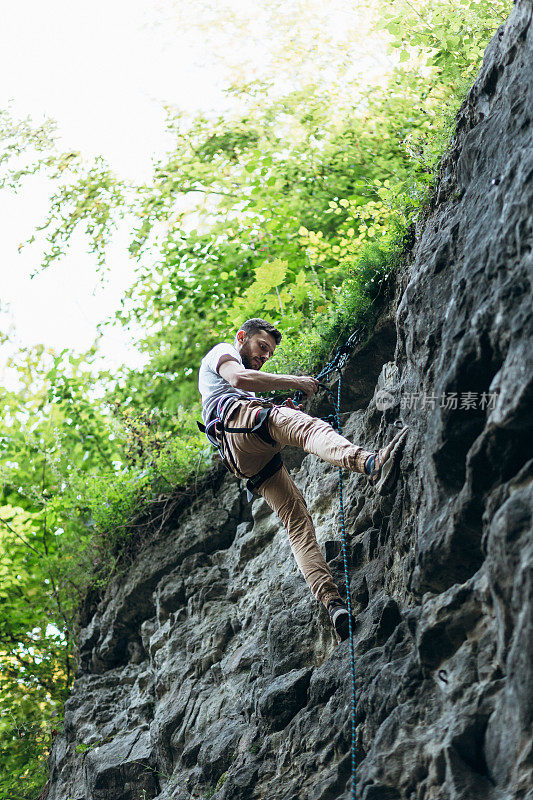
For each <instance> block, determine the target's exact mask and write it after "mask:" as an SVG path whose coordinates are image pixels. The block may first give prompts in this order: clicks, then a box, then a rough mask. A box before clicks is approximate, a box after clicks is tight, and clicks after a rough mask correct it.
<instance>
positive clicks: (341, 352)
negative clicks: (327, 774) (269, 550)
mask: <svg viewBox="0 0 533 800" xmlns="http://www.w3.org/2000/svg"><path fill="white" fill-rule="evenodd" d="M365 330H366V328H365V327H364V326H361V327H359V328H356V330H355V331H354V332H353V333H352V335H351V336H350V337H349V339H347V341H346V342H345V343H344V344H343V345H340V346H339V347H337V349H336V350H335V352H334V354H333V357H332V358H331V359H330V361H328V363H327V364H326V366H325V367H324V369H323V370H322V371H321V372H320V373H319V374H318V375H316V376H315V377H316V379H317V380H318V381H319V382H320V380H323V379H327V378H329V376H330V375H331V373H332V372H338V375H339V382H338V384H337V396H336V397H335V393H334V392H333V391H332V389H330V388H329V387H328V386H325V385H324V384H323V383H320V386H321V387H322V388H323V389H325V390H326V391H327V392H328V394H329V395H330V398H331V401H332V403H333V407H334V409H335V413H334V414H333V415H332V417H333V422H334V423H335V424H333V422H331V418H330V417H325V419H326V421H327V422H330V424H331V425H332V427H334V428H335V429H336V430H337V431H338V432H339V434H341V435H342V427H341V420H340V406H341V385H342V369H343V368H344V366H345V365H346V363H347V361H348V358H349V357H350V354H351V352H352V350H353V348H354V347H355V346H356V345H357V344H359V342H360V341H361V339H362V338H363V335H364V333H365ZM295 399H296V396H295ZM339 512H340V523H341V542H342V559H343V564H344V582H345V585H346V605H347V606H348V630H349V641H350V671H351V677H352V737H351V756H352V758H351V761H352V792H351V794H352V800H356V794H355V773H356V747H355V728H356V725H355V719H356V716H355V708H356V694H355V648H354V641H353V635H354V631H353V625H352V597H351V592H350V576H349V573H348V544H347V541H346V527H345V522H344V497H343V482H342V468H341V467H339Z"/></svg>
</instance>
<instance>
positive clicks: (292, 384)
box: [218, 360, 318, 397]
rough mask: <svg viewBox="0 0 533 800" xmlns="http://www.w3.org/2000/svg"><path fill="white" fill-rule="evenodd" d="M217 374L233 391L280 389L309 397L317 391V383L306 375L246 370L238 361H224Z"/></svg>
mask: <svg viewBox="0 0 533 800" xmlns="http://www.w3.org/2000/svg"><path fill="white" fill-rule="evenodd" d="M218 374H219V375H220V376H221V377H222V378H224V380H226V381H227V382H228V383H229V384H231V386H233V387H234V388H235V389H242V390H243V391H245V392H269V391H270V390H271V389H281V390H282V391H283V390H285V391H287V392H291V391H296V390H298V391H300V392H303V393H304V394H305V395H306V397H310V396H311V395H313V394H315V393H316V392H317V391H318V381H317V380H316V379H315V378H310V377H309V376H307V375H275V374H274V373H272V372H259V370H256V369H246V368H245V367H243V366H242V364H239V363H238V361H234V360H231V361H224V362H223V363H222V364H219V367H218Z"/></svg>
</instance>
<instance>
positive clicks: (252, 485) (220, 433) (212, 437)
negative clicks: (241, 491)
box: [196, 395, 283, 502]
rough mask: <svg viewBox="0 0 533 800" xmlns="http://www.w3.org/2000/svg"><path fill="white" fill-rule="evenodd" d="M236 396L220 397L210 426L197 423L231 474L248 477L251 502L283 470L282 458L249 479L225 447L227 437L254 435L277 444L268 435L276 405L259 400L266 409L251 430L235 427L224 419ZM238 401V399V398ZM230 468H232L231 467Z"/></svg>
mask: <svg viewBox="0 0 533 800" xmlns="http://www.w3.org/2000/svg"><path fill="white" fill-rule="evenodd" d="M235 399H236V398H235V396H234V395H226V396H223V397H221V398H220V400H219V401H218V403H217V407H216V411H215V415H214V417H213V419H211V420H209V421H208V423H207V425H203V424H202V423H201V422H197V423H196V424H197V425H198V427H199V428H200V430H201V431H202V433H205V435H206V437H207V439H208V440H209V442H210V443H211V444H212V445H213V446H214V447H216V448H217V450H218V453H219V455H220V458H221V460H222V463H223V464H224V466H225V467H226V469H228V470H229V471H230V472H231V471H232V469H231V468H233V470H234V471H235V472H236V473H237V474H238V475H240V477H241V478H246V479H247V480H246V497H247V499H248V502H250V501H251V500H252V498H253V495H254V492H256V491H257V489H258V488H259V487H260V486H261V484H262V483H264V482H265V481H266V480H267V479H268V478H270V477H272V475H275V473H276V472H278V470H280V469H281V468H282V466H283V459H282V458H281V456H280V454H279V453H276V455H275V456H274V457H273V458H271V459H270V461H268V462H267V463H266V464H265V466H264V467H263V468H262V469H260V470H259V472H256V473H255V475H252V476H251V477H249V476H248V475H243V473H242V472H241V471H240V470H239V468H238V467H237V464H236V463H235V459H234V458H233V456H232V454H231V449H230V448H229V447H224V445H225V439H226V434H227V433H230V434H234V433H255V434H257V436H259V438H260V439H262V440H263V441H264V442H266V443H267V444H270V445H272V446H275V445H276V444H277V442H276V441H275V440H274V439H273V438H272V436H271V435H270V433H269V432H268V426H267V422H268V418H269V416H270V412H271V411H272V409H273V408H274V404H273V403H271V402H269V401H268V400H261V399H260V398H256V399H257V400H259V402H261V403H263V405H264V407H263V408H260V409H258V411H257V414H256V417H255V422H254V424H253V425H252V426H251V427H248V428H235V427H230V426H228V425H226V423H225V417H226V414H227V412H228V410H229V408H230V406H232V405H233V403H234V402H235ZM237 400H238V398H237ZM230 465H231V466H230Z"/></svg>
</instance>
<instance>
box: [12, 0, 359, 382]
mask: <svg viewBox="0 0 533 800" xmlns="http://www.w3.org/2000/svg"><path fill="white" fill-rule="evenodd" d="M362 1H363V0H361V2H362ZM247 2H250V0H232V2H231V4H230V6H229V7H230V8H231V9H232V11H233V12H235V13H236V15H237V17H236V18H237V22H239V6H240V5H241V4H243V3H244V4H245V3H247ZM335 4H337V6H338V7H339V8H341V6H343V8H341V12H340V13H341V16H340V17H339V22H338V24H339V26H341V27H342V25H343V24H344V21H343V18H342V14H344V15H346V13H349V14H350V16H352V14H353V13H354V12H353V7H354V6H353V5H352V3H351V2H344V0H335V3H333V4H332V5H335ZM204 5H205V3H204ZM220 5H221V3H220V2H218V3H217V2H213V3H211V4H210V8H213V9H215V11H217V9H216V8H215V7H216V6H218V7H220ZM316 5H317V8H319V9H320V8H322V6H321V4H320V3H317V4H316ZM222 6H224V3H222ZM177 7H178V10H182V11H183V9H186V11H185V13H189V14H190V13H191V6H190V4H189V3H188V2H187V3H184V2H181V0H180V2H179V3H175V2H173V0H158V1H157V2H154V0H91V2H88V1H87V0H85V2H72V0H48V2H46V3H43V2H42V0H19V2H17V3H15V2H11V3H5V4H4V5H3V9H2V20H1V26H0V74H1V75H2V76H3V78H4V80H3V82H2V83H1V84H0V108H7V107H8V106H10V108H11V112H12V113H13V114H14V115H15V116H20V117H25V116H27V115H29V116H31V118H32V120H33V121H34V122H36V123H37V122H40V121H41V120H42V119H43V118H44V117H45V116H48V117H52V118H53V119H55V120H56V121H57V123H58V128H59V133H60V136H61V139H60V142H59V144H60V147H61V148H62V149H69V150H70V149H72V150H77V151H78V150H79V151H81V152H82V153H83V154H84V155H87V156H91V155H96V154H101V155H103V156H104V157H105V158H106V159H107V160H108V161H109V163H110V164H111V167H112V168H113V169H114V170H115V171H116V172H118V173H119V174H120V175H122V176H124V177H128V178H132V179H134V180H136V181H140V180H143V179H146V178H148V177H149V175H150V166H151V162H152V160H153V158H154V157H156V156H158V155H162V154H163V153H164V152H165V150H166V149H167V148H168V147H169V146H170V142H169V141H168V140H167V138H166V134H165V129H164V119H165V114H164V111H163V107H162V106H163V103H165V102H170V103H171V104H173V105H176V106H178V107H180V108H184V109H186V110H187V111H195V110H197V109H200V108H202V109H210V108H221V107H222V106H223V105H224V104H225V102H226V101H225V100H224V97H223V95H222V92H221V89H222V88H223V87H222V76H221V74H220V70H217V68H216V66H215V63H214V62H213V61H211V62H210V63H208V59H207V53H208V52H209V51H208V47H209V45H208V43H206V41H205V40H204V39H203V38H202V34H201V32H200V33H198V31H197V32H196V35H189V36H188V37H186V36H185V35H184V34H183V33H182V32H180V25H179V13H176V10H177ZM346 9H348V11H347V10H346ZM259 11H260V8H259V5H258V17H257V19H256V20H255V21H256V22H257V25H256V26H255V27H256V28H258V29H259V33H258V35H259V36H260V33H261V30H260V29H261V25H262V21H261V19H260V16H259ZM193 13H195V12H193ZM254 13H255V12H254ZM322 13H323V10H322ZM328 13H329V12H328ZM331 16H332V15H329V17H328V20H329V19H331ZM216 22H217V20H216V14H215V17H214V19H213V23H212V24H211V27H210V29H209V33H210V35H211V36H213V30H215V32H216V28H217V24H216ZM256 33H257V32H256ZM237 34H238V35H240V32H239V28H238V25H237ZM215 35H216V33H215ZM242 40H243V41H247V36H246V31H244V32H243V35H242ZM248 41H251V38H250V39H248ZM244 52H245V48H244V47H243V53H244ZM259 58H260V56H259ZM48 192H49V187H48V185H47V184H46V182H45V181H44V180H41V179H36V180H33V179H32V181H31V183H30V182H28V184H26V185H24V186H23V188H22V190H20V191H19V193H18V194H16V195H15V194H14V193H8V192H5V191H4V192H0V279H1V286H2V292H1V296H0V303H1V308H2V310H3V311H4V313H3V314H1V315H0V330H6V328H7V327H8V326H11V330H12V331H14V333H15V336H16V339H17V340H18V341H19V342H20V343H22V344H24V345H31V344H36V343H43V344H45V346H47V347H52V348H54V349H56V350H61V349H63V348H64V347H72V348H73V349H75V350H76V351H78V352H79V351H83V350H85V349H86V348H88V347H89V346H90V345H91V344H92V342H93V341H94V338H95V334H96V325H97V324H98V322H101V321H102V320H103V319H105V318H107V317H109V316H110V315H111V314H112V313H113V312H114V311H115V309H116V308H117V307H118V305H119V301H120V298H121V296H122V295H123V293H124V290H125V289H126V288H127V287H128V286H129V285H130V283H131V281H132V275H133V269H134V266H135V264H134V262H131V261H130V260H129V259H128V257H127V255H126V241H127V240H126V237H125V235H123V234H122V233H119V235H118V236H117V240H116V242H115V245H114V247H113V249H112V251H111V253H110V256H109V263H110V264H111V265H112V269H111V272H110V280H109V282H107V283H106V284H105V285H104V286H101V285H100V283H99V280H98V278H97V277H96V272H95V267H94V259H93V258H92V257H90V256H88V255H87V254H86V253H85V243H84V241H83V238H82V237H81V236H80V237H78V238H77V240H75V241H74V242H73V243H72V245H71V247H70V249H69V252H68V254H67V255H66V256H65V257H64V258H63V259H62V260H61V261H60V262H59V263H56V264H55V265H54V266H52V267H51V268H49V270H48V271H46V272H45V273H43V274H40V275H38V276H37V277H36V278H34V279H33V280H32V279H30V275H31V273H32V272H34V271H35V269H36V267H37V266H38V261H39V255H40V253H39V249H38V248H37V247H31V246H30V247H27V248H24V249H23V250H22V252H21V253H19V250H18V245H19V244H20V243H21V242H22V241H24V240H25V239H27V238H28V237H29V236H30V235H31V234H32V233H33V231H34V229H35V226H36V225H38V224H39V223H40V222H41V221H42V220H43V219H44V218H45V215H46V209H47V198H48ZM6 306H7V307H8V311H7V314H6V313H5V310H6ZM101 346H102V351H103V353H104V355H105V357H106V366H108V367H109V368H111V369H112V368H113V366H114V365H117V366H118V365H119V364H121V363H124V362H127V363H138V362H137V361H136V359H137V357H136V356H135V354H134V351H133V348H132V346H131V343H130V342H128V340H127V339H126V336H125V333H123V332H122V331H119V330H115V331H114V332H109V333H107V334H106V336H105V338H104V340H103V341H102V345H101ZM6 351H7V348H4V358H5V352H6ZM2 366H3V360H2V359H0V369H2Z"/></svg>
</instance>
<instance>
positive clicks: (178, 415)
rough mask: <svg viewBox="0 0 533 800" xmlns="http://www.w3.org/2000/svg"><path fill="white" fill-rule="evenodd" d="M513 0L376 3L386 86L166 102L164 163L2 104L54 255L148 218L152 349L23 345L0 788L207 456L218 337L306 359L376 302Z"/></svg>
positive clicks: (9, 170) (13, 777)
mask: <svg viewBox="0 0 533 800" xmlns="http://www.w3.org/2000/svg"><path fill="white" fill-rule="evenodd" d="M507 5H508V4H507V3H504V2H502V1H501V0H494V2H489V0H454V3H453V5H452V4H451V3H450V2H449V0H437V1H436V2H435V0H431V2H430V0H418V2H411V0H409V2H408V1H407V0H395V1H394V2H393V3H391V4H389V5H388V6H386V7H385V8H383V9H382V10H381V11H380V14H379V17H378V20H377V25H378V27H380V28H381V29H383V30H386V31H387V34H388V36H389V44H390V47H391V52H392V53H393V54H395V56H396V61H397V63H396V67H395V68H394V70H393V71H392V72H391V74H390V76H389V78H388V82H387V83H386V85H383V86H381V87H379V86H378V87H375V86H374V87H365V86H362V85H354V86H353V92H352V93H350V90H349V86H346V84H345V83H343V82H342V81H340V82H339V85H342V88H343V91H342V93H341V92H340V91H339V92H334V91H332V90H330V91H328V86H327V85H324V84H319V83H316V82H315V83H314V84H311V83H307V84H306V85H305V86H297V87H295V88H294V89H293V90H292V91H291V92H290V93H288V94H287V95H285V96H282V95H279V94H278V95H277V96H273V95H272V92H271V87H269V86H267V85H266V84H265V83H263V84H261V83H254V84H252V85H248V86H242V85H241V86H239V87H236V86H234V87H233V88H232V90H231V93H232V96H234V97H235V98H237V99H238V103H237V102H236V104H235V109H236V110H234V111H233V112H231V113H229V114H228V115H226V116H224V117H223V118H217V119H213V118H209V117H202V118H196V119H187V118H186V117H184V116H183V115H180V114H177V113H175V112H174V111H172V110H171V109H169V115H168V126H169V130H170V131H171V132H172V134H173V136H174V141H175V147H174V149H173V151H172V152H170V153H169V154H168V157H167V158H165V159H163V160H162V161H161V162H160V163H158V164H156V165H155V168H154V179H153V182H151V183H150V184H149V185H148V184H147V185H144V186H132V185H131V184H125V183H123V182H121V181H119V180H118V179H117V177H116V176H115V175H114V174H113V172H112V170H111V169H110V168H109V167H108V165H106V164H105V163H104V162H103V161H102V159H97V160H96V161H95V162H93V163H90V164H88V163H86V162H85V161H84V160H83V158H82V157H81V156H80V155H79V154H76V153H67V154H65V153H60V154H58V153H54V151H53V149H52V145H53V126H51V125H45V126H41V127H40V128H33V127H32V125H31V121H25V122H23V123H17V122H15V121H13V120H12V118H11V117H10V116H9V115H8V114H7V113H2V115H1V125H2V135H3V138H4V141H6V142H7V143H8V147H7V149H6V154H5V156H2V158H1V159H0V170H2V176H1V180H2V181H3V183H2V185H5V186H18V185H20V182H21V181H24V183H23V184H22V185H24V186H26V185H27V184H26V183H25V181H27V179H28V176H29V175H31V173H33V172H34V171H36V170H38V169H40V170H41V171H43V172H45V173H46V174H48V175H49V176H50V177H51V179H52V180H53V181H54V182H55V183H54V185H55V186H56V191H55V194H54V196H53V198H52V202H51V207H50V215H49V218H48V220H47V221H46V224H45V226H44V231H45V234H46V243H45V253H44V255H43V259H42V268H52V267H53V263H54V261H55V260H56V259H57V258H59V257H60V256H61V254H62V253H63V252H65V249H66V248H67V247H68V245H69V241H70V237H71V236H72V235H73V233H74V232H75V231H77V230H78V229H80V228H84V229H85V231H86V234H87V237H88V242H89V248H90V250H91V252H93V254H94V257H95V259H96V260H97V262H98V263H99V264H100V265H101V268H102V272H103V274H104V275H105V271H106V270H107V269H110V268H112V265H111V264H109V263H108V261H107V245H108V243H109V241H110V240H111V239H112V235H113V230H114V228H115V227H116V226H118V225H125V224H129V225H130V226H131V231H132V235H131V242H130V252H131V254H132V257H134V258H136V259H137V260H138V271H137V279H136V281H135V283H134V285H133V286H132V287H131V289H130V291H129V292H128V295H127V297H125V298H124V302H123V305H122V308H121V309H120V311H119V312H118V314H117V319H116V322H118V324H121V325H124V326H125V327H126V328H130V329H132V330H133V331H134V332H135V334H136V336H137V337H138V344H139V348H140V350H141V351H142V352H143V353H144V354H145V358H146V365H145V367H144V368H143V369H142V370H138V371H135V370H128V369H126V368H124V369H123V370H121V371H120V373H119V374H118V375H117V374H115V375H111V374H109V373H108V372H106V371H105V370H104V369H102V367H101V364H99V362H98V352H97V346H95V347H93V348H91V350H90V351H89V352H88V353H86V354H83V355H82V356H79V355H75V354H73V353H71V352H69V351H63V352H62V353H59V354H58V353H52V352H50V351H46V350H45V349H44V348H42V347H36V348H33V349H31V350H27V351H25V352H20V353H19V354H18V357H17V358H16V359H14V361H13V363H12V370H13V373H14V374H15V373H16V375H17V380H18V388H17V389H12V390H11V391H6V390H3V391H2V394H1V398H2V406H3V411H4V414H3V421H2V423H1V430H0V448H1V449H0V468H1V474H2V479H3V497H2V508H1V511H0V569H1V570H2V574H3V576H4V578H5V580H4V581H3V584H2V589H1V590H0V596H1V602H2V607H3V608H2V612H3V613H2V617H1V618H2V622H1V624H0V672H1V674H2V679H3V681H2V689H1V690H0V709H1V710H2V715H1V720H2V721H1V722H0V747H1V750H2V766H1V767H0V798H3V797H5V798H7V797H9V798H10V800H23V798H24V800H27V799H28V798H32V797H34V796H35V794H36V793H37V791H38V787H39V786H40V785H42V779H43V776H44V766H43V760H42V754H43V753H44V752H45V748H46V746H47V743H48V744H49V743H50V741H51V736H52V730H53V729H54V728H57V727H58V725H59V721H60V717H51V713H52V711H53V709H55V710H56V712H59V710H60V709H61V705H62V700H63V698H64V697H65V693H66V692H67V691H68V687H69V685H70V682H71V680H72V673H73V664H74V663H75V660H76V652H75V637H76V633H77V626H78V625H79V616H78V611H79V608H80V603H82V601H83V599H84V598H85V597H86V596H87V593H89V594H93V595H94V594H95V591H96V596H97V593H98V591H99V589H101V588H102V587H104V586H105V584H106V583H107V581H108V579H109V576H110V575H111V574H112V573H113V572H114V571H116V569H117V568H118V566H119V561H120V558H121V553H123V552H124V544H125V543H126V542H128V540H129V537H130V534H131V521H132V519H133V518H134V517H135V516H136V515H138V514H140V513H141V512H142V511H143V510H146V508H147V506H149V505H150V503H151V502H153V501H154V500H155V499H157V498H159V497H160V496H161V495H162V494H165V493H166V494H168V493H169V492H172V491H173V489H174V488H175V487H176V486H178V485H183V484H184V483H186V482H187V481H188V480H190V478H191V476H195V475H197V474H199V473H200V472H201V471H203V470H205V469H206V468H207V467H208V465H209V463H210V456H209V452H210V451H209V448H208V447H206V445H205V441H204V440H203V439H202V438H201V437H200V436H199V434H198V433H197V431H196V429H195V424H194V419H195V417H196V416H197V414H198V412H199V409H198V405H197V399H196V377H197V369H198V363H199V360H200V358H201V355H202V354H203V353H204V352H205V351H206V350H207V349H208V348H209V347H210V346H211V345H213V344H214V343H215V342H217V341H219V340H221V339H227V340H231V338H232V336H233V334H234V332H235V329H236V327H237V326H238V324H239V322H240V321H241V320H242V319H243V318H246V317H249V316H255V315H261V316H268V317H270V318H271V319H272V321H273V322H275V323H276V324H277V325H278V326H279V327H280V328H281V329H282V330H283V333H284V339H283V346H282V347H280V348H278V351H277V353H276V357H275V359H274V361H273V362H272V366H271V367H270V368H273V369H277V370H281V371H297V370H298V371H299V370H301V371H303V372H310V371H313V369H314V368H315V367H316V365H317V364H318V363H320V360H321V359H323V358H324V357H325V356H326V355H327V352H328V349H329V348H330V347H331V346H332V345H333V344H334V343H335V341H336V339H338V337H340V336H342V335H344V333H345V332H349V329H350V327H351V326H355V325H356V323H357V321H358V320H359V319H361V318H367V319H369V318H371V315H372V314H373V313H374V307H373V303H374V301H375V298H376V297H377V296H378V295H379V290H380V285H381V282H382V281H383V279H384V278H386V277H387V276H388V274H389V273H390V270H391V268H392V267H393V265H394V259H395V258H397V256H398V253H399V252H400V251H401V249H402V247H403V241H404V236H405V232H406V230H407V229H408V228H409V225H410V224H411V222H412V220H413V219H414V218H415V217H416V214H417V213H418V211H419V209H420V208H421V206H423V203H424V201H425V199H426V198H427V197H428V194H429V193H430V191H431V187H432V185H433V183H434V180H435V175H436V165H437V163H438V158H439V156H440V154H441V153H442V150H443V148H444V146H445V144H446V142H447V140H448V137H449V134H450V131H451V125H452V121H453V116H454V112H455V110H456V108H457V104H458V102H459V100H460V99H461V97H462V96H463V94H464V91H465V89H466V87H467V86H468V84H469V83H470V82H471V80H472V78H473V76H474V74H475V71H476V70H477V68H478V66H479V62H480V59H481V55H482V51H483V48H484V46H485V44H486V42H487V40H488V38H489V36H490V35H491V34H492V32H493V31H494V29H495V27H496V26H497V25H498V24H499V23H500V22H501V21H502V20H503V18H504V15H505V13H506V11H507ZM21 714H23V716H24V719H23V718H22V716H21Z"/></svg>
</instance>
